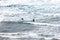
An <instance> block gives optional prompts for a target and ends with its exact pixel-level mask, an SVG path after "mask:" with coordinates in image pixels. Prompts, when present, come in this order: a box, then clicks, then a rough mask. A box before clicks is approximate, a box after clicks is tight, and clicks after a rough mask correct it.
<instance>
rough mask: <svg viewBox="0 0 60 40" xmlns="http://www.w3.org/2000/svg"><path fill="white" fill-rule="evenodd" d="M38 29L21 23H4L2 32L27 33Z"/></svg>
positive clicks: (0, 27) (1, 27)
mask: <svg viewBox="0 0 60 40" xmlns="http://www.w3.org/2000/svg"><path fill="white" fill-rule="evenodd" d="M34 29H36V26H35V25H32V24H28V23H21V22H2V23H0V32H27V31H32V30H34Z"/></svg>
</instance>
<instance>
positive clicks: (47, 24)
mask: <svg viewBox="0 0 60 40" xmlns="http://www.w3.org/2000/svg"><path fill="white" fill-rule="evenodd" d="M27 23H30V24H35V25H46V26H60V24H51V23H39V22H27Z"/></svg>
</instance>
